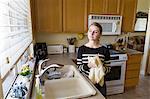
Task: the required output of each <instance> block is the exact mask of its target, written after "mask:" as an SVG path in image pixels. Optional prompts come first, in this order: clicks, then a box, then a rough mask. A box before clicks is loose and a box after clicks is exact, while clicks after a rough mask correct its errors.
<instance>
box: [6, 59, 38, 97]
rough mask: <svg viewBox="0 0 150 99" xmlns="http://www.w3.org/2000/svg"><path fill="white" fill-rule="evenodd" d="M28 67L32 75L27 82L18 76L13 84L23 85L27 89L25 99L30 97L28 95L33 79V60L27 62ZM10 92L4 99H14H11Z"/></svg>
mask: <svg viewBox="0 0 150 99" xmlns="http://www.w3.org/2000/svg"><path fill="white" fill-rule="evenodd" d="M29 66H30V69H31V70H32V74H31V76H30V77H29V81H25V80H24V79H23V77H22V76H21V75H18V76H17V79H16V81H15V82H14V84H15V83H17V84H19V83H21V82H22V83H23V84H24V83H25V85H26V87H27V89H28V91H27V93H26V95H25V99H28V98H29V97H30V94H31V89H32V88H31V87H32V83H33V78H34V77H33V76H34V67H35V59H33V60H31V61H29ZM14 84H13V85H14ZM11 90H12V87H11ZM11 90H10V91H9V92H8V95H7V96H6V99H14V98H13V97H11Z"/></svg>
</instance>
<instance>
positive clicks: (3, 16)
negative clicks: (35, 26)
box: [0, 0, 32, 96]
mask: <svg viewBox="0 0 150 99" xmlns="http://www.w3.org/2000/svg"><path fill="white" fill-rule="evenodd" d="M31 42H32V28H31V13H30V0H1V1H0V56H1V57H0V68H1V69H0V77H1V80H2V83H3V93H5V92H7V90H8V89H9V87H10V85H11V84H10V81H11V82H13V80H14V78H15V77H16V75H17V73H16V72H17V71H16V69H15V68H17V61H20V58H21V56H22V55H23V53H24V52H25V50H26V49H27V48H28V47H29V45H30V44H31ZM24 55H25V54H24ZM23 61H24V60H23ZM18 64H19V63H18ZM20 65H21V64H20ZM10 76H13V77H10ZM7 83H9V84H7ZM6 85H7V88H6V87H5V86H6ZM4 96H5V95H4Z"/></svg>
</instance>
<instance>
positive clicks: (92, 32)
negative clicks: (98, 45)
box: [88, 25, 101, 41]
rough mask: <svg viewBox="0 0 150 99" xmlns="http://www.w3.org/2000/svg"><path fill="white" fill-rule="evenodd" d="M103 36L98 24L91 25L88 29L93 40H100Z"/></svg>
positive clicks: (90, 38) (89, 36)
mask: <svg viewBox="0 0 150 99" xmlns="http://www.w3.org/2000/svg"><path fill="white" fill-rule="evenodd" d="M100 36H101V33H100V31H99V28H98V27H97V26H94V25H91V26H90V27H89V30H88V39H89V40H91V41H98V40H99V38H100Z"/></svg>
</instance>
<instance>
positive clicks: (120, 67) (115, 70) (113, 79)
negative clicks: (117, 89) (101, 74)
mask: <svg viewBox="0 0 150 99" xmlns="http://www.w3.org/2000/svg"><path fill="white" fill-rule="evenodd" d="M110 67H111V70H110V72H109V73H108V74H106V76H105V78H106V84H107V85H108V86H109V85H124V79H125V69H126V61H115V62H111V63H110Z"/></svg>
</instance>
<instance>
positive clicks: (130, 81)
mask: <svg viewBox="0 0 150 99" xmlns="http://www.w3.org/2000/svg"><path fill="white" fill-rule="evenodd" d="M138 81H139V78H132V79H126V80H125V87H135V86H136V85H137V84H138Z"/></svg>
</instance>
